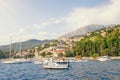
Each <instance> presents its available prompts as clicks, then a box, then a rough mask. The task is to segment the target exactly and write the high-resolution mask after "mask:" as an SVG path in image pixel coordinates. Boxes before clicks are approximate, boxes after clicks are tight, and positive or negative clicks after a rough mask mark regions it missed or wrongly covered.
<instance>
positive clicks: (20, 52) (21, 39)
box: [19, 34, 22, 54]
mask: <svg viewBox="0 0 120 80" xmlns="http://www.w3.org/2000/svg"><path fill="white" fill-rule="evenodd" d="M21 40H22V39H21V34H20V42H19V51H20V54H21Z"/></svg>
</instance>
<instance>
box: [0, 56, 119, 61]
mask: <svg viewBox="0 0 120 80" xmlns="http://www.w3.org/2000/svg"><path fill="white" fill-rule="evenodd" d="M98 58H100V57H96V58H92V57H82V59H79V58H77V59H76V58H75V57H65V59H66V60H97V59H98ZM110 58H111V60H120V56H117V57H110ZM16 59H25V58H4V59H0V61H4V60H16ZM37 59H38V60H45V59H48V58H28V59H26V60H37ZM53 59H55V60H57V59H60V58H53Z"/></svg>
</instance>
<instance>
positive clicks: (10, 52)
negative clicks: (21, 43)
mask: <svg viewBox="0 0 120 80" xmlns="http://www.w3.org/2000/svg"><path fill="white" fill-rule="evenodd" d="M11 49H12V36H10V50H9V58H10V57H11V54H12V50H11Z"/></svg>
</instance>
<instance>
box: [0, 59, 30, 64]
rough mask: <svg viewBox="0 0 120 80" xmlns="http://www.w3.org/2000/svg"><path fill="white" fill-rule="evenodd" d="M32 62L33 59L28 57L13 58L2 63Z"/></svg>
mask: <svg viewBox="0 0 120 80" xmlns="http://www.w3.org/2000/svg"><path fill="white" fill-rule="evenodd" d="M30 62H32V61H31V60H26V59H13V60H4V61H1V63H4V64H19V63H30Z"/></svg>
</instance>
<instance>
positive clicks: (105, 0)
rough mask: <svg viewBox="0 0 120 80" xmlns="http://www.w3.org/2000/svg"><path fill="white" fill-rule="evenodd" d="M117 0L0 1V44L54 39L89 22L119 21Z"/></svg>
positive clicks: (106, 23)
mask: <svg viewBox="0 0 120 80" xmlns="http://www.w3.org/2000/svg"><path fill="white" fill-rule="evenodd" d="M119 14H120V0H0V45H6V44H9V43H10V37H11V36H12V42H19V41H20V35H21V39H22V41H25V40H29V39H39V40H44V39H57V38H58V37H60V36H61V35H63V34H65V33H68V32H71V31H73V30H76V29H78V28H80V27H83V26H86V25H89V24H102V25H109V24H119V23H120V15H119Z"/></svg>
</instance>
